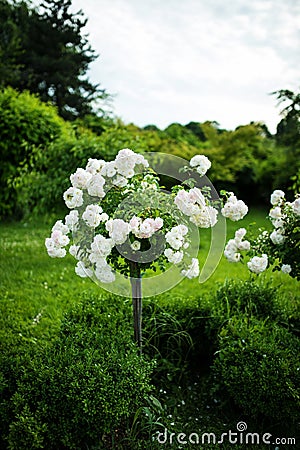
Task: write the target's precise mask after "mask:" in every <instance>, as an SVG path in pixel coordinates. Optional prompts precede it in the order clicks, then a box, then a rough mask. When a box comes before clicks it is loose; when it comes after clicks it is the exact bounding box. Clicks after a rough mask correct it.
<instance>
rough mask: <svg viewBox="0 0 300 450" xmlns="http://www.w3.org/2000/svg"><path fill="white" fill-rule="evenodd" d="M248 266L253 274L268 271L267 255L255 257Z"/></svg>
mask: <svg viewBox="0 0 300 450" xmlns="http://www.w3.org/2000/svg"><path fill="white" fill-rule="evenodd" d="M247 266H248V268H249V270H251V272H254V273H257V274H258V273H262V272H264V271H265V270H266V268H267V267H268V256H267V255H266V254H263V255H262V256H261V257H260V256H254V257H253V258H251V259H250V261H249V262H248V263H247Z"/></svg>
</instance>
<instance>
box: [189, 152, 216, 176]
mask: <svg viewBox="0 0 300 450" xmlns="http://www.w3.org/2000/svg"><path fill="white" fill-rule="evenodd" d="M190 166H191V167H195V168H196V170H197V172H198V173H199V175H200V176H203V175H205V174H206V172H207V171H208V169H210V167H211V162H210V160H209V159H208V158H207V157H206V156H204V155H195V156H193V158H192V159H191V160H190Z"/></svg>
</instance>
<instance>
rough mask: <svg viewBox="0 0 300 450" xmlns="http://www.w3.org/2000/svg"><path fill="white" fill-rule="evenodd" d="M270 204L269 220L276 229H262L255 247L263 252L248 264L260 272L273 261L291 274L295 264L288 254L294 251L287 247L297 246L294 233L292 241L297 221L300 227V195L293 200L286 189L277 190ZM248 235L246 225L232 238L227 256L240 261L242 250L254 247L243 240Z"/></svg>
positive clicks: (227, 248)
mask: <svg viewBox="0 0 300 450" xmlns="http://www.w3.org/2000/svg"><path fill="white" fill-rule="evenodd" d="M229 201H230V198H229ZM233 203H236V201H235V200H234V202H233ZM270 203H271V205H272V207H271V209H270V211H269V219H270V220H271V222H272V225H273V227H274V229H273V230H272V231H271V232H268V231H266V230H265V231H262V232H261V233H260V235H259V236H258V237H257V238H256V239H255V240H254V242H253V245H251V247H252V249H253V250H255V252H257V253H260V254H261V256H258V255H255V256H253V257H252V258H251V259H250V261H249V262H248V263H247V266H248V268H249V270H250V271H251V272H254V273H256V274H259V273H262V272H264V271H265V270H266V269H267V267H268V266H269V264H272V263H274V262H276V264H277V265H276V268H277V269H279V268H280V269H281V271H282V272H283V273H285V274H290V273H291V272H292V271H293V265H291V264H287V263H286V255H287V254H290V252H288V253H287V252H286V250H285V246H286V245H289V246H290V245H292V246H293V248H294V244H295V242H294V237H293V233H292V241H291V243H289V238H290V233H291V231H290V229H291V226H292V224H295V225H294V226H295V227H296V228H297V227H298V226H299V225H298V223H299V216H300V197H299V196H296V199H295V200H294V201H293V202H292V203H290V202H287V201H286V200H285V193H284V191H282V190H280V189H276V190H275V191H274V192H273V193H272V194H271V197H270ZM225 206H226V205H225ZM229 209H230V208H229ZM228 215H229V214H228ZM245 234H246V230H245V229H244V228H242V229H240V230H238V231H237V232H236V234H235V238H234V239H230V240H229V241H228V243H227V245H226V247H225V251H224V255H225V257H226V258H227V259H228V260H229V261H232V262H237V261H240V259H241V254H240V253H239V251H242V250H245V251H249V250H250V242H248V241H243V240H242V239H243V237H244V236H245ZM266 252H267V253H269V255H267V254H266ZM297 257H298V256H297V248H296V247H295V261H297ZM278 264H280V265H281V267H280V265H278ZM296 264H297V262H296Z"/></svg>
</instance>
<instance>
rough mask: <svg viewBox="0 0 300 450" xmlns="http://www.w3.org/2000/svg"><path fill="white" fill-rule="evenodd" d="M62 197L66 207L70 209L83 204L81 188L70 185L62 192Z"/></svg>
mask: <svg viewBox="0 0 300 450" xmlns="http://www.w3.org/2000/svg"><path fill="white" fill-rule="evenodd" d="M63 197H64V201H65V203H66V205H67V207H68V208H70V209H74V208H78V207H79V206H82V205H83V192H82V190H81V189H78V188H75V187H70V188H69V189H67V190H66V191H65V192H64V195H63Z"/></svg>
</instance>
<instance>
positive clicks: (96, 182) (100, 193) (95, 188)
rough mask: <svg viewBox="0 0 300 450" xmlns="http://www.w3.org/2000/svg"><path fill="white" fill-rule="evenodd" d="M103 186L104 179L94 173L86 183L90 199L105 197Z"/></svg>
mask: <svg viewBox="0 0 300 450" xmlns="http://www.w3.org/2000/svg"><path fill="white" fill-rule="evenodd" d="M104 185H105V179H104V178H103V176H102V175H100V173H96V174H95V175H93V176H92V178H91V179H90V180H89V182H88V183H87V191H88V193H89V195H91V196H92V197H100V198H103V197H105V192H104V189H103V186H104Z"/></svg>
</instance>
